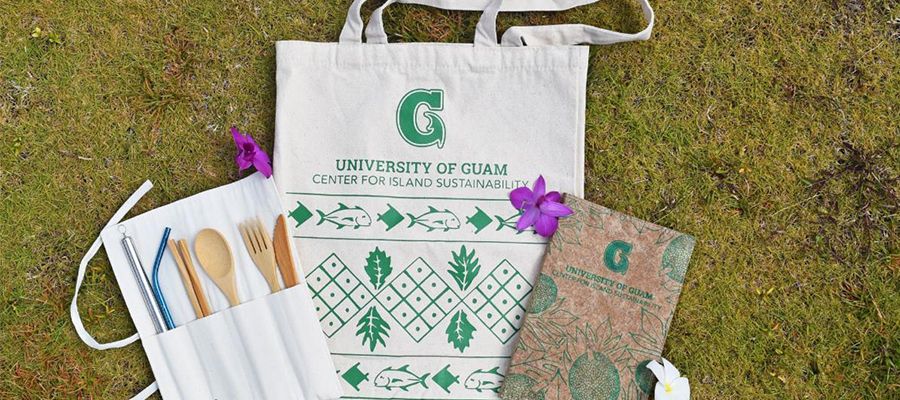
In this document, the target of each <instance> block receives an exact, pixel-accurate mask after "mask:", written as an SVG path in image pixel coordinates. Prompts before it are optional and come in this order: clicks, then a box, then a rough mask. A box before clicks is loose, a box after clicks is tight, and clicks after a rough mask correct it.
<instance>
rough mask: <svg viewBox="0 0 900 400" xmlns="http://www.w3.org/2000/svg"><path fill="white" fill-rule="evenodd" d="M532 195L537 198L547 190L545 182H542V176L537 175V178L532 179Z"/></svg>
mask: <svg viewBox="0 0 900 400" xmlns="http://www.w3.org/2000/svg"><path fill="white" fill-rule="evenodd" d="M533 191H534V197H535V198H538V197H541V196H543V195H544V193H546V192H547V183H546V182H544V176H543V175H540V176H538V178H537V180H536V181H534V189H533Z"/></svg>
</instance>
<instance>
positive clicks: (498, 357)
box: [331, 353, 511, 360]
mask: <svg viewBox="0 0 900 400" xmlns="http://www.w3.org/2000/svg"><path fill="white" fill-rule="evenodd" d="M331 355H333V356H342V357H377V358H381V357H389V358H482V359H484V358H487V359H496V360H508V359H509V358H510V357H511V356H454V355H423V354H361V353H331Z"/></svg>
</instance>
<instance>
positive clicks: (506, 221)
mask: <svg viewBox="0 0 900 400" xmlns="http://www.w3.org/2000/svg"><path fill="white" fill-rule="evenodd" d="M520 215H522V213H521V212H519V213H516V214H513V215H512V216H510V217H508V218H503V217H501V216H499V215H495V216H494V218H495V219H497V222H498V223H499V224H498V225H497V230H498V231H499V230H502V229H503V228H509V229H512V230H514V231H516V233H517V234H519V233H522V232H524V231H520V230H519V229H518V228H516V223H517V222H519V216H520ZM525 230H526V231H528V230H532V229H525Z"/></svg>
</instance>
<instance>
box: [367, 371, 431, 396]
mask: <svg viewBox="0 0 900 400" xmlns="http://www.w3.org/2000/svg"><path fill="white" fill-rule="evenodd" d="M428 375H429V374H427V373H426V374H425V375H422V376H417V375H416V374H414V373H412V372H409V365H404V366H402V367H400V368H396V369H395V368H390V367H388V368H385V369H384V370H382V371H381V372H379V373H378V376H376V377H375V387H380V388H385V389H387V390H394V389H400V390H403V391H404V392H406V391H408V390H409V388H410V387H413V386H416V385H422V386H423V387H425V389H428V385H427V384H425V379H427V378H428Z"/></svg>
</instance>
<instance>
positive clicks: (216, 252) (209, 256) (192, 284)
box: [168, 215, 299, 318]
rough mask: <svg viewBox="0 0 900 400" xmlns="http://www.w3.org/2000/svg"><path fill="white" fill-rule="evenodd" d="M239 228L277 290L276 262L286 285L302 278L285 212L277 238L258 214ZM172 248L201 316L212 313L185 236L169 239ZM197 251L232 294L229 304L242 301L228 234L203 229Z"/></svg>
mask: <svg viewBox="0 0 900 400" xmlns="http://www.w3.org/2000/svg"><path fill="white" fill-rule="evenodd" d="M239 230H240V232H241V236H242V238H243V241H244V246H245V247H246V249H247V252H248V253H249V254H250V258H251V259H252V260H253V263H254V264H256V267H257V269H259V271H260V273H261V274H262V275H263V277H264V278H265V279H266V282H267V283H268V284H269V288H270V290H271V291H272V292H273V293H274V292H277V291H279V290H281V284H280V283H279V282H278V276H277V274H278V273H277V272H276V266H277V268H278V269H279V270H280V273H281V278H282V280H283V281H284V284H285V286H286V287H292V286H294V285H296V284H297V283H298V282H299V280H298V278H297V272H296V267H295V264H294V258H293V256H292V254H291V251H290V243H289V240H290V239H289V237H288V233H287V227H286V224H285V220H284V215H280V216H279V217H278V220H277V221H276V225H275V237H274V241H273V239H271V238H270V236H269V234H268V233H267V231H266V229H265V227H264V226H263V224H262V223H261V222H260V221H259V219H256V218H254V219H251V220H249V221H245V222H243V223H241V224H239ZM168 248H169V251H170V252H171V253H172V256H173V257H174V258H175V263H176V264H177V265H178V272H179V275H180V276H181V281H182V283H183V284H184V289H185V291H186V292H187V294H188V298H189V299H190V301H191V306H192V307H193V309H194V313H195V314H196V316H197V318H203V317H206V316H209V315H211V314H212V308H211V307H210V305H209V301H208V300H207V297H206V294H205V292H204V290H203V286H202V284H201V282H200V277H199V276H198V275H197V272H196V270H195V268H194V264H193V261H192V259H191V254H190V251H189V250H188V246H187V242H186V241H185V240H184V239H181V240H177V241H176V240H172V239H169V241H168ZM194 254H196V255H197V260H198V261H199V262H200V267H201V268H203V270H204V271H205V272H206V275H207V276H208V277H209V278H210V279H212V281H213V283H215V284H216V286H217V287H218V288H219V290H221V291H222V293H224V294H225V297H226V298H228V302H229V304H230V305H231V306H236V305H238V304H240V303H241V299H240V297H239V296H238V290H237V281H236V278H235V266H234V257H233V253H232V250H231V246H230V245H229V244H228V241H227V240H226V239H225V237H224V236H222V234H221V233H219V231H216V230H215V229H210V228H207V229H203V230H201V231H200V232H198V233H197V235H196V237H195V238H194ZM276 260H277V263H276Z"/></svg>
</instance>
